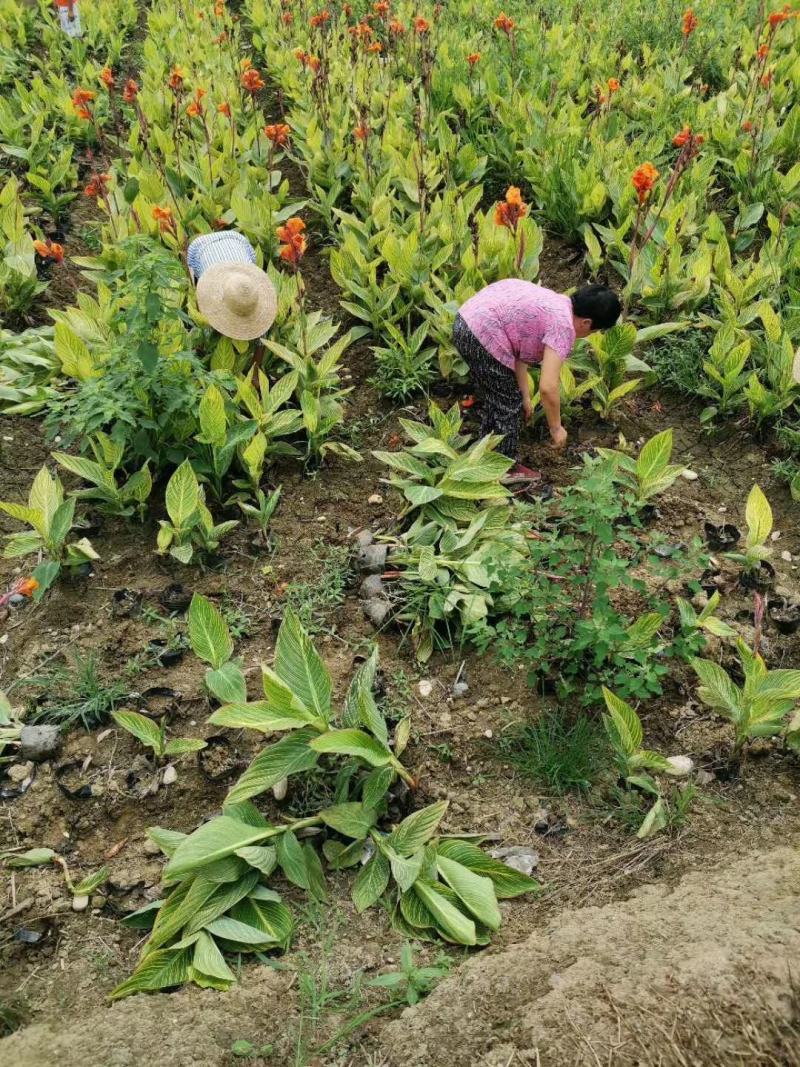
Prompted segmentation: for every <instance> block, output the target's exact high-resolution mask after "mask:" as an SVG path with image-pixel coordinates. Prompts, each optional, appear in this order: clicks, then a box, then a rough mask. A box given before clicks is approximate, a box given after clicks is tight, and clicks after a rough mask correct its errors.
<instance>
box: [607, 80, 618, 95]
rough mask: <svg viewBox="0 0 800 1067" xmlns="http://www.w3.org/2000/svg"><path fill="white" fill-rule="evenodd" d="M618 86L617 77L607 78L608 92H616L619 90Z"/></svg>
mask: <svg viewBox="0 0 800 1067" xmlns="http://www.w3.org/2000/svg"><path fill="white" fill-rule="evenodd" d="M619 87H620V86H619V81H618V79H617V78H609V79H608V91H609V93H618V92H619Z"/></svg>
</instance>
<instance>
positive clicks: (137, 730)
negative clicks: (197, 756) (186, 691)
mask: <svg viewBox="0 0 800 1067" xmlns="http://www.w3.org/2000/svg"><path fill="white" fill-rule="evenodd" d="M111 718H112V719H113V720H114V722H115V723H116V724H117V726H121V727H122V729H123V730H127V731H128V733H129V734H132V735H133V736H134V737H135V738H136V740H137V741H141V742H142V744H143V745H145V746H146V747H147V748H152V750H153V754H154V755H155V757H156V759H157V760H159V761H160V760H162V759H164V758H169V757H170V756H186V755H188V754H189V753H191V752H199V751H200V749H201V748H205V747H206V742H205V741H203V740H201V739H200V738H197V737H172V738H170V739H169V740H167V722H166V716H165V717H164V718H163V719H162V720H161V723H160V724H159V725H156V723H154V722H153V720H152V719H148V718H147V716H146V715H140V714H139V712H138V711H112V712H111Z"/></svg>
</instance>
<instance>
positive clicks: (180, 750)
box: [164, 737, 206, 756]
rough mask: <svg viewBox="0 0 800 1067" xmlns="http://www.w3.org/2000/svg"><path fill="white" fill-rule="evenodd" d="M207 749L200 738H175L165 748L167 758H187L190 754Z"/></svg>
mask: <svg viewBox="0 0 800 1067" xmlns="http://www.w3.org/2000/svg"><path fill="white" fill-rule="evenodd" d="M205 747H206V742H205V741H203V740H202V739H201V738H199V737H173V739H172V740H171V741H167V743H166V745H165V747H164V755H165V756H186V755H188V754H189V753H190V752H199V751H200V750H201V749H203V748H205Z"/></svg>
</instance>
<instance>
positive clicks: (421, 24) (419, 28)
mask: <svg viewBox="0 0 800 1067" xmlns="http://www.w3.org/2000/svg"><path fill="white" fill-rule="evenodd" d="M430 28H431V24H430V22H428V20H427V19H424V18H423V17H422V16H421V15H417V17H416V18H415V19H414V33H416V34H417V36H418V37H424V36H425V34H426V33H427V32H428V31H429V30H430Z"/></svg>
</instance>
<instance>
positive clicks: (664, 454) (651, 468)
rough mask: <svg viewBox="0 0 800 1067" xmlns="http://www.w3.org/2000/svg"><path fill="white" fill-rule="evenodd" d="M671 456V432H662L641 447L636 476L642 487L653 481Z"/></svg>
mask: <svg viewBox="0 0 800 1067" xmlns="http://www.w3.org/2000/svg"><path fill="white" fill-rule="evenodd" d="M671 455H672V430H663V431H662V432H661V433H658V434H656V435H655V437H651V438H650V440H649V441H648V442H647V443H646V444H645V445H644V446H643V447H642V450H641V452H640V453H639V458H638V460H637V461H636V474H637V477H638V479H639V482H640V483H641V484H642V485H645V486H646V485H649V484H650V482H653V481H655V480H656V479H657V478H658V477H659V475H660V474H661V473H662V471H663V470H664V468H665V467H666V466H667V464H668V463H669V458H670V456H671Z"/></svg>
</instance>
